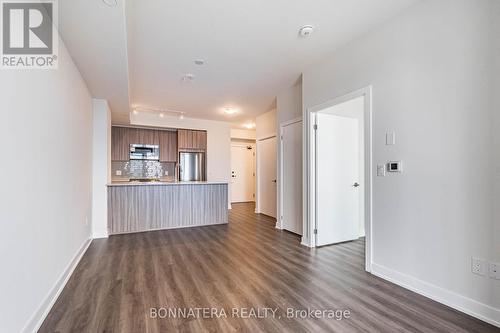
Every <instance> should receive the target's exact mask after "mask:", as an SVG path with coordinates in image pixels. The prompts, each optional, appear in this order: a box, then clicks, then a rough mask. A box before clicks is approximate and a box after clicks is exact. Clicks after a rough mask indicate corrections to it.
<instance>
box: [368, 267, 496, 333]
mask: <svg viewBox="0 0 500 333" xmlns="http://www.w3.org/2000/svg"><path fill="white" fill-rule="evenodd" d="M372 274H373V275H376V276H378V277H380V278H382V279H384V280H387V281H390V282H392V283H394V284H397V285H398V286H401V287H403V288H406V289H409V290H411V291H413V292H416V293H417V294H420V295H423V296H425V297H428V298H430V299H432V300H434V301H436V302H439V303H442V304H444V305H447V306H449V307H452V308H454V309H456V310H458V311H461V312H464V313H466V314H468V315H470V316H473V317H475V318H478V319H480V320H482V321H485V322H487V323H489V324H492V325H495V326H497V327H500V309H496V308H494V307H491V306H489V305H486V304H483V303H480V302H478V301H475V300H473V299H471V298H468V297H465V296H463V295H460V294H457V293H455V292H453V291H450V290H447V289H444V288H441V287H438V286H436V285H433V284H430V283H428V282H425V281H422V280H419V279H417V278H415V277H413V276H410V275H407V274H404V273H401V272H398V271H395V270H392V269H390V268H387V267H385V266H382V265H379V264H376V263H374V262H372Z"/></svg>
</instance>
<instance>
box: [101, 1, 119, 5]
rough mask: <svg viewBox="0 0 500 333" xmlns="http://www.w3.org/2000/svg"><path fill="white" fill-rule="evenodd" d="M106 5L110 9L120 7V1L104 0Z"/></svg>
mask: <svg viewBox="0 0 500 333" xmlns="http://www.w3.org/2000/svg"><path fill="white" fill-rule="evenodd" d="M102 2H104V3H105V4H106V5H108V6H109V7H116V6H118V0H102Z"/></svg>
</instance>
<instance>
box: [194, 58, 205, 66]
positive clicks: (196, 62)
mask: <svg viewBox="0 0 500 333" xmlns="http://www.w3.org/2000/svg"><path fill="white" fill-rule="evenodd" d="M194 63H195V64H196V65H198V66H202V65H204V64H205V60H203V59H196V60H195V61H194Z"/></svg>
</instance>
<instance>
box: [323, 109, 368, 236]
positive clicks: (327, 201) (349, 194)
mask: <svg viewBox="0 0 500 333" xmlns="http://www.w3.org/2000/svg"><path fill="white" fill-rule="evenodd" d="M316 123H317V125H318V127H317V130H316V172H317V174H316V189H317V200H316V202H317V229H318V230H317V238H316V242H317V245H318V246H321V245H326V244H333V243H339V242H345V241H350V240H354V239H357V238H358V236H359V218H360V216H359V215H360V212H359V207H360V206H359V205H360V202H359V193H358V191H359V185H356V184H358V183H359V182H360V180H359V168H360V161H359V159H360V158H359V120H358V119H355V118H346V117H341V116H337V115H331V114H324V113H318V114H317V118H316Z"/></svg>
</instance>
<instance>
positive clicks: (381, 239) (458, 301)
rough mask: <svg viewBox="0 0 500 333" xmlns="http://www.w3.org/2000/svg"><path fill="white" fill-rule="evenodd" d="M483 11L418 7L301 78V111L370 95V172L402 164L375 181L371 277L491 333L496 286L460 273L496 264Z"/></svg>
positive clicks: (479, 7)
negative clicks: (389, 138)
mask: <svg viewBox="0 0 500 333" xmlns="http://www.w3.org/2000/svg"><path fill="white" fill-rule="evenodd" d="M491 5H492V1H489V0H484V1H483V0H435V1H422V2H420V3H418V4H417V5H415V6H413V7H411V8H409V9H408V10H407V11H405V12H404V13H402V14H401V15H399V16H398V17H397V18H395V19H393V20H391V21H389V22H387V23H386V24H384V25H383V26H381V27H379V28H378V29H376V30H374V31H372V32H371V33H369V34H368V35H366V36H364V37H362V38H361V39H359V40H357V41H354V42H352V43H350V44H349V45H347V46H345V47H344V48H342V49H340V50H338V51H337V52H336V53H335V54H333V55H332V56H331V57H330V58H329V59H328V60H326V61H325V62H324V63H321V64H317V65H315V66H313V67H312V68H310V69H309V70H307V71H306V72H305V73H304V75H303V99H304V107H305V108H308V107H311V106H313V105H318V104H320V103H323V102H325V101H327V100H330V99H333V98H335V97H338V96H342V95H344V94H346V93H349V92H352V91H355V90H357V89H359V88H362V87H366V86H368V85H373V140H374V141H373V156H374V164H377V163H385V162H386V161H389V160H402V161H403V163H404V173H403V174H401V175H389V176H387V177H385V178H382V177H376V178H375V179H374V184H373V195H374V201H373V272H375V273H377V274H379V275H383V276H385V277H386V278H390V279H392V280H393V281H396V282H397V283H400V284H402V285H406V286H408V287H410V288H412V289H414V290H417V291H419V292H421V293H424V294H427V295H428V296H431V297H433V298H435V299H437V300H439V301H441V302H445V303H448V304H450V305H452V306H454V307H456V308H459V309H462V310H464V311H467V312H469V313H472V314H475V315H476V316H479V317H482V318H483V319H488V318H489V320H490V321H491V322H492V321H496V322H497V324H498V323H500V312H499V308H500V297H498V295H499V288H500V284H499V281H497V280H492V279H488V278H486V277H481V276H477V275H473V274H472V273H471V267H470V266H471V264H470V260H471V256H477V257H482V258H486V259H490V260H497V261H498V259H499V256H500V252H499V251H498V239H499V238H498V237H499V235H498V227H495V225H496V224H497V223H498V220H497V221H495V219H494V216H493V212H494V207H495V206H498V202H499V200H500V198H499V196H498V192H497V193H496V195H495V193H494V188H493V183H492V179H494V174H493V172H494V169H493V168H492V167H491V166H492V163H493V161H494V160H493V154H494V153H495V152H498V150H499V149H500V147H498V142H497V145H496V146H494V145H493V135H492V131H493V130H495V131H497V132H498V130H499V128H498V127H497V128H493V126H494V123H493V121H492V120H493V114H494V108H493V103H492V102H493V101H492V95H491V93H490V92H492V90H491V89H492V83H493V74H494V72H493V70H492V68H493V67H492V66H493V57H492V44H493V43H492V38H496V39H498V35H496V36H495V37H494V35H493V34H492V32H493V31H492V27H491V22H492V21H493V20H492V14H491V13H492V11H491ZM497 21H498V17H497ZM496 95H498V92H496ZM497 113H498V112H497ZM497 126H498V123H497ZM308 127H309V126H308V125H307V124H306V125H305V126H304V130H305V131H306V130H307V129H308ZM389 129H394V130H395V131H396V135H397V144H396V145H395V146H386V145H385V133H386V131H387V130H389ZM306 135H307V134H306ZM497 166H498V160H497ZM497 170H498V169H497ZM305 172H307V170H305ZM372 172H373V173H374V174H375V170H372ZM497 176H498V171H497ZM497 179H498V178H497ZM494 232H496V237H497V238H496V241H495V242H496V244H497V245H496V246H495V247H494V242H493V239H494V238H493V236H492V234H494ZM495 248H496V249H497V250H496V251H495Z"/></svg>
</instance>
